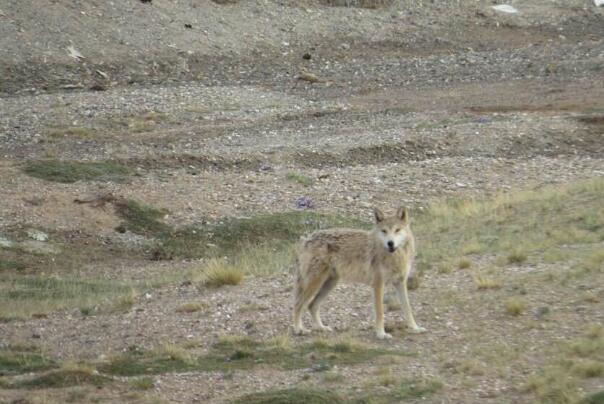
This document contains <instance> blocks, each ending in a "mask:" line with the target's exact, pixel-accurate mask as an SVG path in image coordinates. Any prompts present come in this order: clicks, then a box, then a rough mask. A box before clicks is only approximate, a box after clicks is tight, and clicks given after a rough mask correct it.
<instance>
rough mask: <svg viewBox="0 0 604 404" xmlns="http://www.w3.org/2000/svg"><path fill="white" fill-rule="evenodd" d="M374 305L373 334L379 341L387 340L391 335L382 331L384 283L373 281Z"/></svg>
mask: <svg viewBox="0 0 604 404" xmlns="http://www.w3.org/2000/svg"><path fill="white" fill-rule="evenodd" d="M373 299H374V305H375V333H376V335H377V337H378V338H379V339H389V338H392V335H390V334H388V333H387V332H386V331H385V330H384V282H383V281H381V280H380V281H375V283H374V285H373Z"/></svg>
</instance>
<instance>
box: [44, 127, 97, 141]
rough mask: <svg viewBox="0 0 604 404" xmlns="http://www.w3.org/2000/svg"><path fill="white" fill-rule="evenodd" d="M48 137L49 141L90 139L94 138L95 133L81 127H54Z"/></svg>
mask: <svg viewBox="0 0 604 404" xmlns="http://www.w3.org/2000/svg"><path fill="white" fill-rule="evenodd" d="M48 136H49V137H50V138H51V139H60V138H75V139H90V138H93V137H94V136H95V132H94V131H93V130H91V129H89V128H84V127H81V126H66V127H55V128H52V129H51V130H50V132H49V133H48Z"/></svg>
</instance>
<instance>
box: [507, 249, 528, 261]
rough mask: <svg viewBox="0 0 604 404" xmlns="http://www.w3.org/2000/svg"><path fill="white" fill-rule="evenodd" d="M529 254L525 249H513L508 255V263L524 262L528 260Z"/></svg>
mask: <svg viewBox="0 0 604 404" xmlns="http://www.w3.org/2000/svg"><path fill="white" fill-rule="evenodd" d="M527 258H528V257H527V255H526V252H524V251H523V250H521V249H519V248H516V249H514V250H513V251H511V252H510V253H509V254H508V256H507V262H508V264H516V265H520V264H522V263H524V262H525V261H526V260H527Z"/></svg>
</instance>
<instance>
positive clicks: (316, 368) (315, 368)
mask: <svg viewBox="0 0 604 404" xmlns="http://www.w3.org/2000/svg"><path fill="white" fill-rule="evenodd" d="M329 369H330V366H329V365H328V364H326V363H315V364H314V365H312V366H311V367H310V371H311V372H324V371H326V370H329Z"/></svg>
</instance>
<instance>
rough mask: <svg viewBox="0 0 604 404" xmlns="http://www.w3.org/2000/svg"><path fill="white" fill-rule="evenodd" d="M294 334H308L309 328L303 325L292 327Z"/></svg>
mask: <svg viewBox="0 0 604 404" xmlns="http://www.w3.org/2000/svg"><path fill="white" fill-rule="evenodd" d="M294 334H295V335H307V334H310V330H309V329H308V328H304V327H300V328H294Z"/></svg>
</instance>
